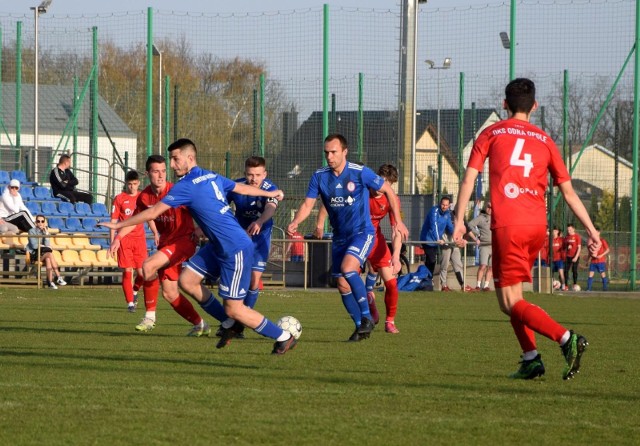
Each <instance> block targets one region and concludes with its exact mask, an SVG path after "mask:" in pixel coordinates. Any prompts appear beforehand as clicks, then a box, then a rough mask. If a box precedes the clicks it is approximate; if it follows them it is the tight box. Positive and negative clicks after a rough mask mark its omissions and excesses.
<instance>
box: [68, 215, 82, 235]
mask: <svg viewBox="0 0 640 446" xmlns="http://www.w3.org/2000/svg"><path fill="white" fill-rule="evenodd" d="M66 226H67V231H69V232H82V222H81V221H80V219H79V218H78V217H69V218H67V221H66Z"/></svg>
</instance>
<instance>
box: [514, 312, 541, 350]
mask: <svg viewBox="0 0 640 446" xmlns="http://www.w3.org/2000/svg"><path fill="white" fill-rule="evenodd" d="M511 326H512V327H513V332H514V333H515V334H516V338H518V342H519V343H520V348H521V349H522V352H523V353H525V352H530V351H532V350H536V335H535V333H534V331H533V330H532V329H530V328H529V327H527V326H526V325H524V324H523V323H522V322H521V321H520V320H518V319H516V318H515V317H514V316H513V312H512V313H511Z"/></svg>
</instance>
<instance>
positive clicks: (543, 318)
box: [511, 299, 567, 342]
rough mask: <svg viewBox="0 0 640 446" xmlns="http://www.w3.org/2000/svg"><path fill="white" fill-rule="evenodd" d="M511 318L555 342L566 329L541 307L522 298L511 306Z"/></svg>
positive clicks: (558, 340)
mask: <svg viewBox="0 0 640 446" xmlns="http://www.w3.org/2000/svg"><path fill="white" fill-rule="evenodd" d="M511 318H512V319H513V318H515V319H516V320H518V321H520V322H522V323H523V324H524V325H526V326H527V327H529V328H530V329H531V330H533V331H535V332H536V333H540V334H541V335H543V336H546V337H547V338H549V339H552V340H554V341H556V342H560V339H562V336H563V335H564V334H565V332H566V331H567V329H566V328H564V327H563V326H562V325H560V324H559V323H557V322H556V321H554V320H553V319H552V318H551V316H549V315H548V314H547V312H546V311H544V310H543V309H542V308H540V307H539V306H537V305H534V304H532V303H530V302H527V301H526V300H524V299H523V300H521V301H519V302H517V303H516V304H515V305H514V306H513V308H511Z"/></svg>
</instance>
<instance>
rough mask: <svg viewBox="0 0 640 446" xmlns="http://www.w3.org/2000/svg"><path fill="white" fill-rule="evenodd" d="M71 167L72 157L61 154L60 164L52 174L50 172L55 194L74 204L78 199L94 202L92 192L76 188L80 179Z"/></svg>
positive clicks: (89, 202)
mask: <svg viewBox="0 0 640 446" xmlns="http://www.w3.org/2000/svg"><path fill="white" fill-rule="evenodd" d="M70 167H71V157H70V156H69V155H60V159H59V160H58V165H57V166H56V167H54V168H53V169H51V174H49V182H50V183H51V189H52V190H53V196H54V197H57V198H61V199H63V200H65V201H70V202H71V203H74V204H75V203H77V202H78V201H84V202H85V203H88V204H92V203H93V196H92V195H91V194H90V193H88V192H81V191H79V190H77V189H76V186H77V185H78V179H77V178H76V177H75V176H74V175H73V172H71V169H70Z"/></svg>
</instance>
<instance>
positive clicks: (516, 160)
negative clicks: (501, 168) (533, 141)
mask: <svg viewBox="0 0 640 446" xmlns="http://www.w3.org/2000/svg"><path fill="white" fill-rule="evenodd" d="M523 147H524V139H522V138H518V140H517V141H516V145H515V146H514V147H513V152H512V153H511V160H510V163H511V165H512V166H522V167H524V177H525V178H528V177H529V173H530V172H531V169H532V168H533V162H532V161H531V154H530V153H524V154H523V153H522V149H523ZM520 155H524V157H523V158H520Z"/></svg>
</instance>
